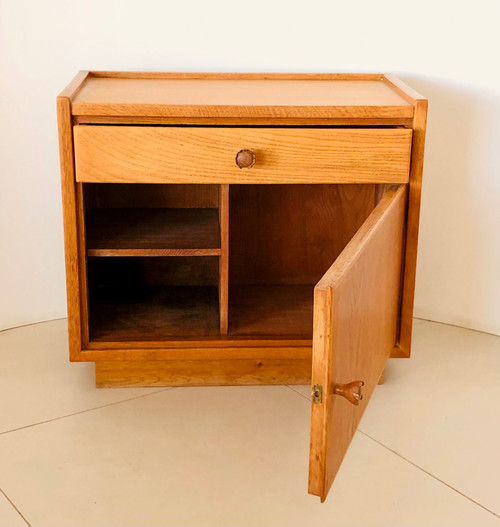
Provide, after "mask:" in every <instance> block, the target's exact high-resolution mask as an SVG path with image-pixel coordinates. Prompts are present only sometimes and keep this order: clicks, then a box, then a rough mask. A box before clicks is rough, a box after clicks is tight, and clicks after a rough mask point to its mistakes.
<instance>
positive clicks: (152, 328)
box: [83, 183, 227, 342]
mask: <svg viewBox="0 0 500 527" xmlns="http://www.w3.org/2000/svg"><path fill="white" fill-rule="evenodd" d="M225 190H227V189H224V188H223V187H222V186H220V185H166V184H156V185H152V184H151V185H144V184H102V183H89V184H84V185H83V204H84V217H85V234H86V255H87V285H88V288H87V289H88V306H89V338H90V340H91V341H117V342H119V341H130V340H135V341H144V340H146V341H147V340H169V339H172V338H174V339H175V338H177V337H183V336H193V337H206V336H216V335H219V334H224V333H225V332H226V331H227V329H226V328H227V240H226V238H227V236H226V235H225V234H224V236H222V235H221V234H222V230H221V225H222V224H224V221H223V220H224V218H223V217H222V214H224V213H225V214H227V203H226V201H224V200H225V199H226V200H227V192H225ZM226 220H227V218H226ZM226 224H227V221H226ZM224 232H227V229H226V230H225V231H224ZM223 239H224V240H225V242H226V243H224V244H222V243H221V242H222V240H223ZM223 246H224V248H225V251H223V250H222V247H223ZM223 252H224V254H223Z"/></svg>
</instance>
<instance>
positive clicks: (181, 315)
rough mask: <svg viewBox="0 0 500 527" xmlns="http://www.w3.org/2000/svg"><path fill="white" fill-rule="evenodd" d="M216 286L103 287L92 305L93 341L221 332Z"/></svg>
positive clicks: (204, 334)
mask: <svg viewBox="0 0 500 527" xmlns="http://www.w3.org/2000/svg"><path fill="white" fill-rule="evenodd" d="M217 296H218V292H217V287H196V286H190V287H166V286H163V287H158V286H155V287H141V288H140V289H136V290H132V291H130V290H128V291H127V292H126V294H123V293H122V290H121V289H119V288H111V287H110V288H103V289H102V290H101V291H99V293H98V295H97V298H94V300H93V301H92V303H91V304H90V327H89V330H90V339H91V340H92V341H131V340H134V341H135V340H137V341H147V340H155V339H156V340H161V339H165V338H169V337H183V336H184V337H188V336H202V337H205V336H213V335H218V334H219V306H218V299H217Z"/></svg>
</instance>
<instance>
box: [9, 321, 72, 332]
mask: <svg viewBox="0 0 500 527" xmlns="http://www.w3.org/2000/svg"><path fill="white" fill-rule="evenodd" d="M67 318H68V317H60V318H50V319H49V320H39V321H38V322H27V323H26V324H20V325H19V326H10V327H8V328H3V329H0V333H4V332H5V331H10V330H11V329H21V328H27V327H28V326H37V325H38V324H45V323H46V322H57V321H58V320H67Z"/></svg>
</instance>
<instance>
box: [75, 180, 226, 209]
mask: <svg viewBox="0 0 500 527" xmlns="http://www.w3.org/2000/svg"><path fill="white" fill-rule="evenodd" d="M84 189H85V198H86V199H85V205H86V208H100V209H115V208H119V209H124V208H139V209H145V208H153V209H154V208H167V209H175V208H179V209H216V208H217V207H218V206H219V186H218V185H192V184H190V185H175V184H168V185H148V184H144V185H141V184H139V183H134V184H127V183H122V184H120V185H115V184H112V183H84Z"/></svg>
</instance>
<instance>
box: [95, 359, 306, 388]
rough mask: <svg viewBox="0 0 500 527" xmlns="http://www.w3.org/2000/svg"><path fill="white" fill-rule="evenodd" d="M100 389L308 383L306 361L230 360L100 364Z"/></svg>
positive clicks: (98, 379) (98, 382)
mask: <svg viewBox="0 0 500 527" xmlns="http://www.w3.org/2000/svg"><path fill="white" fill-rule="evenodd" d="M95 373H96V385H97V387H99V388H112V387H132V386H221V385H238V386H240V385H255V384H308V383H309V382H310V379H311V363H310V361H309V360H307V359H295V360H289V359H287V360H282V359H269V358H267V357H266V358H260V359H227V360H203V361H200V360H198V361H189V360H180V361H154V362H124V361H121V362H97V363H96V365H95Z"/></svg>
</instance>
